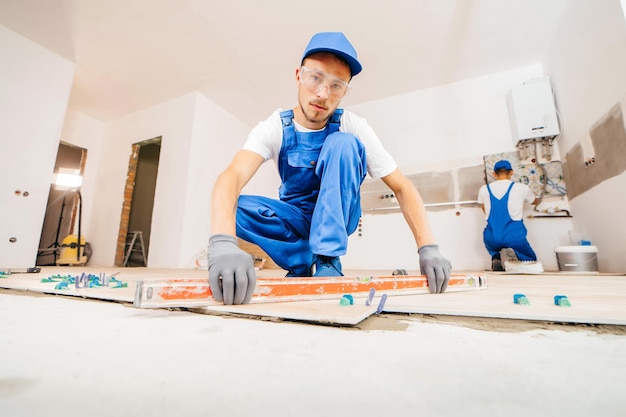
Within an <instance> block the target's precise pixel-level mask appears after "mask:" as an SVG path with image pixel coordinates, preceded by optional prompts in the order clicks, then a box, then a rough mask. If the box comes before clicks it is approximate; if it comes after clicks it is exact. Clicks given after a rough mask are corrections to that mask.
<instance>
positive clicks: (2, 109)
mask: <svg viewBox="0 0 626 417" xmlns="http://www.w3.org/2000/svg"><path fill="white" fill-rule="evenodd" d="M73 74H74V64H73V63H71V62H70V61H68V60H66V59H64V58H61V57H60V56H58V55H56V54H54V53H52V52H50V51H48V50H47V49H45V48H43V47H41V46H40V45H38V44H35V43H33V42H31V41H30V40H28V39H26V38H24V37H23V36H21V35H18V34H17V33H15V32H13V31H11V30H9V29H7V28H6V27H4V26H2V25H0V156H1V157H2V180H0V208H1V210H2V218H1V219H0V269H3V270H4V269H13V270H16V269H22V268H29V267H33V266H35V261H36V258H37V249H38V246H39V238H40V236H41V228H42V225H43V219H44V215H45V212H46V202H47V201H48V194H49V191H50V182H51V180H52V171H53V169H54V162H55V158H56V153H57V149H58V144H59V137H60V134H61V127H62V124H63V117H64V114H65V109H66V107H67V102H68V99H69V94H70V89H71V85H72V77H73ZM25 193H26V194H25ZM11 238H15V242H14V243H11V242H10V239H11Z"/></svg>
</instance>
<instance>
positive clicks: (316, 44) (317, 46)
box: [302, 32, 362, 77]
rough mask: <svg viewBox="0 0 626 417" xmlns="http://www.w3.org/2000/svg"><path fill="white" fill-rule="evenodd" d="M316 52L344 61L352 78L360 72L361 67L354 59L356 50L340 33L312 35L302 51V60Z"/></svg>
mask: <svg viewBox="0 0 626 417" xmlns="http://www.w3.org/2000/svg"><path fill="white" fill-rule="evenodd" d="M316 52H329V53H331V54H335V55H337V56H338V57H340V58H341V59H343V60H345V61H346V62H347V63H348V66H349V67H350V74H351V75H352V76H353V77H354V76H355V75H357V74H358V73H359V72H361V69H362V67H361V64H360V63H359V61H358V60H357V58H356V50H355V49H354V47H353V46H352V44H351V43H350V41H348V38H346V36H345V35H344V34H343V33H341V32H320V33H316V34H315V35H313V37H312V38H311V40H310V41H309V44H308V45H307V47H306V49H305V50H304V55H302V60H303V61H304V58H306V57H307V56H309V55H311V54H314V53H316Z"/></svg>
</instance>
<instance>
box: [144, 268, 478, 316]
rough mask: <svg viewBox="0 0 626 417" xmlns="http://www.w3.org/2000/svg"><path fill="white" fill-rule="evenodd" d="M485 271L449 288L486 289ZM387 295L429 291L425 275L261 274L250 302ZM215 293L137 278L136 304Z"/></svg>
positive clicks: (190, 283) (189, 281)
mask: <svg viewBox="0 0 626 417" xmlns="http://www.w3.org/2000/svg"><path fill="white" fill-rule="evenodd" d="M485 288H487V279H486V277H485V276H484V275H474V274H452V276H451V277H450V280H449V282H448V289H447V290H446V292H454V291H471V290H483V289H485ZM372 289H373V290H375V291H376V292H378V293H385V294H387V295H413V294H428V293H429V291H428V280H427V279H426V277H425V276H424V275H390V276H375V277H374V276H370V277H332V278H258V279H257V282H256V289H255V292H254V294H253V296H252V299H251V300H250V303H272V302H274V303H275V302H283V301H307V300H328V299H341V298H342V297H343V296H344V295H346V294H350V295H351V296H352V297H355V298H356V297H368V296H369V295H370V292H371V291H372ZM221 304H222V302H220V301H216V300H215V299H214V298H213V295H212V293H211V288H210V286H209V282H208V279H204V278H166V279H144V280H142V281H138V282H137V287H136V291H135V299H134V303H133V305H134V306H135V307H138V308H157V307H203V306H210V305H221Z"/></svg>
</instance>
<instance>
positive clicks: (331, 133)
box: [236, 109, 366, 275]
mask: <svg viewBox="0 0 626 417" xmlns="http://www.w3.org/2000/svg"><path fill="white" fill-rule="evenodd" d="M342 114H343V110H342V109H337V110H336V111H335V113H334V114H333V115H332V116H331V118H330V120H329V122H328V124H327V125H326V128H325V129H324V130H322V131H319V132H305V133H303V132H297V131H296V130H295V128H294V124H293V111H292V110H287V111H283V112H281V113H280V117H281V120H282V125H283V142H282V146H281V149H280V155H279V160H278V171H279V174H280V178H281V180H282V185H281V187H280V189H279V197H280V200H275V199H271V198H267V197H263V196H250V195H242V196H240V197H239V202H238V206H237V217H236V220H237V222H236V224H237V236H239V237H240V238H242V239H244V240H246V241H248V242H252V243H254V244H257V245H259V246H260V247H261V248H262V249H263V250H264V251H265V252H266V253H267V254H268V255H269V256H270V257H271V258H272V260H273V261H274V262H276V264H277V265H278V266H280V267H281V268H283V269H285V270H288V271H290V273H292V274H294V275H308V274H309V273H310V270H311V266H312V264H313V263H314V262H315V258H314V255H325V256H331V257H335V256H341V255H344V254H345V253H346V250H347V247H348V236H349V235H350V234H352V233H354V231H355V230H356V228H357V225H358V223H359V218H360V217H361V199H360V194H359V191H360V186H361V183H362V182H363V180H364V179H365V174H366V159H365V147H364V146H363V144H362V143H361V141H360V140H359V139H358V138H356V137H355V136H353V135H350V134H347V133H342V132H339V124H340V119H341V115H342Z"/></svg>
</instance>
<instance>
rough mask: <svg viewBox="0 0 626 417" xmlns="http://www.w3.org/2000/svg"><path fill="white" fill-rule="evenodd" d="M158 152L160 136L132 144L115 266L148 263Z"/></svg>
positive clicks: (144, 264)
mask: <svg viewBox="0 0 626 417" xmlns="http://www.w3.org/2000/svg"><path fill="white" fill-rule="evenodd" d="M160 154H161V138H160V137H158V138H154V139H150V140H146V141H143V142H139V143H136V144H134V145H133V147H132V151H131V156H130V161H129V164H128V176H127V178H126V188H125V192H124V203H123V206H122V216H121V221H120V231H119V234H118V241H117V251H116V255H115V264H116V265H117V266H129V267H132V266H148V255H149V251H150V232H151V227H152V211H153V209H154V194H155V190H156V181H157V174H158V170H159V157H160Z"/></svg>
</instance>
